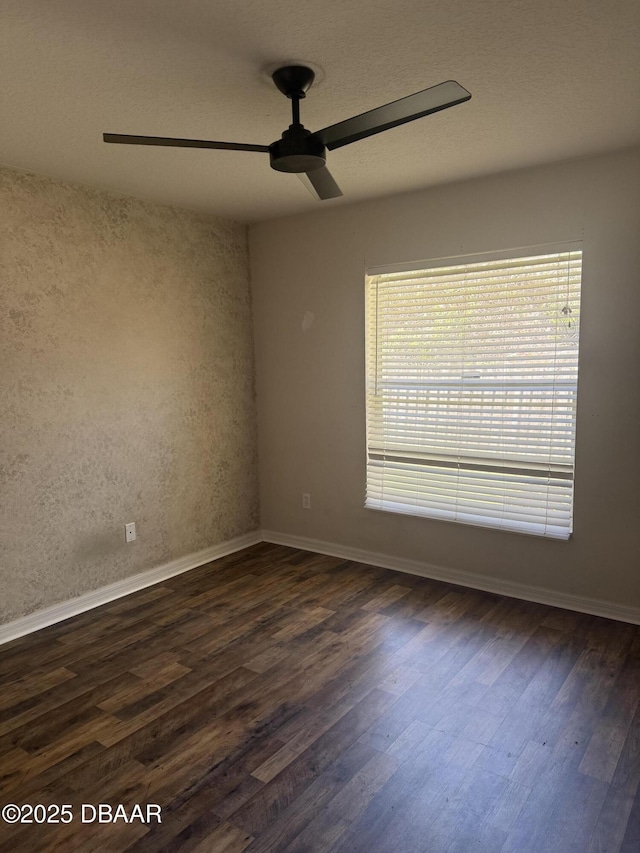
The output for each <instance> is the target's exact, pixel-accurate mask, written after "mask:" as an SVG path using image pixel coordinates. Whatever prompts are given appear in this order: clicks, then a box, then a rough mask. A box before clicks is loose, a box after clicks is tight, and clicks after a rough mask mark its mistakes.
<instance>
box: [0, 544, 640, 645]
mask: <svg viewBox="0 0 640 853" xmlns="http://www.w3.org/2000/svg"><path fill="white" fill-rule="evenodd" d="M259 542H271V543H273V544H274V545H286V546H288V547H290V548H299V549H300V550H302V551H315V552H316V553H318V554H327V555H329V556H331V557H338V558H340V559H343V560H353V561H354V562H357V563H366V564H369V565H371V566H380V567H381V568H384V569H392V570H393V571H397V572H405V573H407V574H410V575H419V576H420V577H424V578H430V579H432V580H438V581H445V582H446V583H453V584H457V585H459V586H465V587H469V588H471V589H480V590H484V591H485V592H493V593H497V594H498V595H507V596H510V597H511V598H520V599H523V600H524V601H534V602H536V603H538V604H548V605H550V606H551V607H563V608H564V609H566V610H576V611H578V612H579V613H590V614H592V615H594V616H604V617H605V618H607V619H617V620H618V621H620V622H630V623H632V624H633V625H640V609H638V608H634V607H624V606H623V605H621V604H615V603H614V602H610V601H600V600H598V599H592V598H582V597H580V596H576V595H567V594H566V593H563V592H556V591H555V590H552V589H543V588H541V587H535V586H529V585H528V584H522V583H517V582H515V581H507V580H503V579H501V578H493V577H489V576H487V575H476V574H472V573H471V572H464V571H459V570H457V569H448V568H445V567H443V566H435V565H433V564H430V563H423V562H420V561H418V560H406V559H403V558H402V557H393V556H391V555H390V554H379V553H376V552H374V551H364V550H361V549H360V548H351V547H349V546H348V545H340V544H337V543H335V542H324V541H322V540H320V539H309V538H307V537H304V536H291V535H289V534H288V533H278V532H276V531H273V530H256V531H253V532H252V533H247V534H245V535H244V536H239V537H237V538H236V539H230V540H229V541H227V542H221V543H220V544H219V545H213V546H212V547H211V548H205V549H204V550H202V551H197V552H196V553H195V554H188V555H187V556H186V557H179V558H178V559H177V560H171V562H169V563H165V564H164V565H162V566H158V567H157V568H155V569H148V570H147V571H145V572H140V573H139V574H137V575H132V576H131V577H128V578H123V579H122V580H120V581H116V582H115V583H112V584H109V585H108V586H103V587H100V589H96V590H93V591H92V592H87V593H85V594H84V595H80V596H78V597H77V598H72V599H69V600H68V601H62V602H60V603H59V604H54V605H52V606H51V607H46V608H45V609H44V610H38V611H36V612H35V613H30V614H29V615H28V616H22V617H21V618H20V619H16V620H14V621H13V622H7V623H6V624H4V625H0V645H2V644H3V643H8V642H10V641H11V640H15V639H17V638H18V637H22V636H24V635H25V634H31V633H32V632H33V631H39V630H40V629H41V628H46V627H47V626H48V625H54V624H55V623H56V622H62V621H64V620H65V619H69V618H70V617H71V616H76V615H77V614H79V613H84V612H85V611H86V610H91V609H93V608H94V607H99V606H100V605H101V604H107V603H108V602H109V601H114V600H115V599H117V598H122V596H124V595H130V594H131V593H132V592H137V591H138V590H140V589H144V588H145V587H148V586H152V585H153V584H155V583H160V582H161V581H164V580H167V579H168V578H172V577H174V576H175V575H180V574H182V573H183V572H188V571H189V570H190V569H195V568H197V567H198V566H202V565H204V564H205V563H209V562H211V561H212V560H218V559H219V558H220V557H226V556H227V555H228V554H233V553H235V552H236V551H241V550H242V549H243V548H248V547H250V546H251V545H257V544H258V543H259Z"/></svg>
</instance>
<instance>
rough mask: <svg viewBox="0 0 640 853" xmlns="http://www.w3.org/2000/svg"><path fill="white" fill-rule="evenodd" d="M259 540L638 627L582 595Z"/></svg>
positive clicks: (639, 618)
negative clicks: (628, 623) (615, 620)
mask: <svg viewBox="0 0 640 853" xmlns="http://www.w3.org/2000/svg"><path fill="white" fill-rule="evenodd" d="M262 539H263V541H264V542H271V543H273V544H274V545H287V546H289V547H290V548H299V549H301V550H302V551H315V552H317V553H319V554H327V555H329V556H331V557H339V558H341V559H343V560H353V561H354V562H357V563H367V564H369V565H371V566H380V567H381V568H383V569H392V570H393V571H397V572H406V573H407V574H410V575H419V576H420V577H424V578H430V579H431V580H437V581H445V582H446V583H453V584H458V585H459V586H465V587H469V588H471V589H480V590H483V591H484V592H494V593H497V594H498V595H507V596H509V597H510V598H520V599H523V600H524V601H533V602H535V603H537V604H548V605H550V606H551V607H562V608H564V609H565V610H576V611H578V612H579V613H589V614H591V615H593V616H604V617H605V618H606V619H617V620H618V621H619V622H631V623H632V624H633V625H640V609H639V608H635V607H625V606H623V605H621V604H616V603H614V602H611V601H601V600H598V599H594V598H582V597H581V596H577V595H568V594H567V593H564V592H556V591H555V590H552V589H545V588H542V587H537V586H530V585H529V584H523V583H518V582H517V581H507V580H503V579H502V578H493V577H489V576H487V575H477V574H473V573H471V572H464V571H460V570H458V569H448V568H445V567H443V566H434V565H432V564H430V563H422V562H420V561H418V560H406V559H403V558H402V557H393V556H391V555H389V554H378V553H375V552H373V551H363V550H360V549H359V548H351V547H349V546H348V545H339V544H337V543H335V542H323V541H322V540H320V539H307V538H306V537H303V536H290V535H289V534H288V533H278V532H276V531H274V530H263V531H262Z"/></svg>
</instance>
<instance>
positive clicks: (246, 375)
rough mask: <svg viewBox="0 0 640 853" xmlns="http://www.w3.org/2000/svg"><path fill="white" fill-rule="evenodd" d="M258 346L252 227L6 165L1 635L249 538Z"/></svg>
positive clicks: (1, 253) (0, 288)
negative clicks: (16, 623) (130, 536)
mask: <svg viewBox="0 0 640 853" xmlns="http://www.w3.org/2000/svg"><path fill="white" fill-rule="evenodd" d="M251 335H252V331H251V304H250V294H249V277H248V258H247V247H246V233H245V228H244V227H243V226H241V225H238V224H236V223H232V222H227V221H224V220H220V219H215V218H213V217H209V216H205V215H199V214H195V213H191V212H188V211H184V210H176V209H173V208H168V207H160V206H157V205H154V204H148V203H145V202H142V201H138V200H136V199H132V198H121V197H117V196H113V195H109V194H107V193H104V192H101V191H98V190H94V189H89V188H85V187H80V186H72V185H68V184H63V183H60V182H56V181H53V180H49V179H47V178H43V177H39V176H36V175H32V174H29V173H24V172H17V171H14V170H8V169H0V548H1V555H0V611H1V612H0V621H5V620H9V619H12V618H15V617H18V616H20V615H23V614H26V613H28V612H30V611H32V610H34V609H37V608H39V607H42V606H46V605H50V604H53V603H54V602H56V601H61V600H64V599H67V598H70V597H72V596H74V595H78V594H80V593H82V592H85V591H88V590H92V589H95V588H97V587H100V586H103V585H105V584H108V583H110V582H113V581H115V580H118V579H121V578H123V577H126V576H127V575H130V574H134V573H136V572H139V571H142V570H144V569H147V568H151V567H155V566H158V565H159V564H162V563H163V562H166V561H167V560H170V559H173V558H176V557H179V556H182V555H185V554H188V553H191V552H193V551H197V550H199V549H201V548H205V547H207V546H210V545H214V544H216V543H218V542H221V541H224V540H226V539H229V538H232V537H234V536H238V535H241V534H243V533H246V532H247V531H249V530H252V529H255V527H256V526H257V524H258V506H257V503H258V495H257V473H256V471H257V458H256V423H255V400H254V396H255V395H254V377H253V344H252V337H251ZM128 521H135V522H136V524H137V527H138V539H137V541H136V542H134V543H132V544H129V545H125V543H124V527H123V526H124V524H125V523H126V522H128Z"/></svg>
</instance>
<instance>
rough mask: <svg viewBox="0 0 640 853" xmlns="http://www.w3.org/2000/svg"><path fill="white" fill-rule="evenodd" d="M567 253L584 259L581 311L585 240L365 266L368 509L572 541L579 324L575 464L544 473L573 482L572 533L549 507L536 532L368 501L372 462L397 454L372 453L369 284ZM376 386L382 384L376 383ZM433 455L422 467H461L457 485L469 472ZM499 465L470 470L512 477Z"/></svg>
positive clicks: (555, 363)
mask: <svg viewBox="0 0 640 853" xmlns="http://www.w3.org/2000/svg"><path fill="white" fill-rule="evenodd" d="M566 253H570V256H571V255H573V254H575V253H578V254H579V259H578V260H579V272H580V276H579V279H578V284H577V303H578V306H580V305H581V301H582V290H583V281H584V249H583V245H582V241H578V240H576V241H567V242H562V243H547V244H542V245H534V246H527V247H520V248H514V249H504V250H500V251H492V252H482V253H476V254H473V255H461V256H454V257H440V258H435V259H431V260H427V261H414V262H405V263H400V264H389V265H375V266H366V267H365V376H366V386H365V412H366V485H367V492H366V496H365V508H367V509H373V510H375V511H382V512H392V513H394V512H395V513H401V514H404V515H411V516H415V517H426V518H429V519H432V520H443V521H448V522H449V523H454V524H465V525H472V526H477V527H481V528H486V529H497V530H500V531H505V532H515V533H520V534H523V535H533V536H536V537H538V538H548V539H555V540H561V541H562V540H567V539H569V538H571V536H572V535H573V520H574V506H575V454H576V443H577V424H576V420H577V398H578V378H579V376H578V371H579V353H580V340H579V323H578V328H577V337H576V356H575V379H574V380H572V382H571V389H572V391H573V396H574V399H573V407H572V410H571V417H572V446H571V464H570V466H568V467H567V466H565V468H566V471H565V473H564V474H562V473H557V474H556V475H555V476H552V474H551V468H552V465H551V461H549V463H548V465H547V466H546V467H545V468H544V470H546V471H547V480H548V482H549V481H551V480H552V479H562V478H563V477H564V478H565V479H568V480H570V483H571V486H570V497H569V512H570V515H569V521H568V528H567V529H565V528H562V529H560V528H557V526H554V525H552V524H551V523H550V522H549V518H550V516H549V513H548V508H547V511H546V516H545V518H546V519H547V520H546V521H545V523H544V525H540V524H537V525H536V524H533V523H532V524H531V528H534V527H536V528H538V529H523V526H522V524H520V525H518V524H516V523H514V524H511V523H510V522H509V520H508V519H507V520H506V521H505V519H504V518H502V519H501V520H500V523H497V521H496V520H495V519H494V522H493V523H491V522H490V517H488V516H486V517H479V518H462V517H449V516H448V515H446V514H445V515H442V514H439V512H438V511H436V510H433V511H432V512H430V511H428V510H426V511H425V509H424V506H421V509H420V510H419V511H413V512H411V511H409V510H408V509H407V506H406V505H402V507H403V508H401V509H394V507H393V501H392V500H388V501H386V502H385V501H384V499H382V498H374V499H373V500H372V501H370V500H369V489H370V483H371V478H372V466H371V460H372V459H373V458H374V457H376V456H377V457H378V459H379V458H380V453H381V452H382V453H383V454H386V455H389V456H392V455H393V454H392V453H389V452H387V451H386V450H385V449H384V448H379V447H378V448H373V449H372V448H371V440H370V439H371V434H372V430H371V420H372V417H373V416H374V414H373V413H372V411H371V405H370V397H371V382H372V377H371V375H370V373H371V368H370V366H371V360H372V359H371V352H370V347H371V345H372V334H371V330H370V324H371V309H370V304H369V303H370V299H371V295H370V289H371V288H370V280H371V279H372V278H374V277H378V276H385V275H397V274H402V273H420V272H424V273H426V274H427V275H429V274H431V273H433V272H434V271H437V270H439V269H442V268H445V269H446V268H452V267H472V266H473V265H474V264H487V263H488V264H491V263H497V262H500V261H507V262H508V261H513V262H514V263H517V261H518V260H524V259H528V258H531V259H533V258H540V257H545V256H556V255H557V256H560V255H564V254H566ZM557 263H558V264H559V263H560V261H557ZM570 263H571V260H569V261H568V266H567V269H569V265H570ZM558 293H560V287H558V288H557V289H556V291H555V294H556V298H557V296H558ZM451 304H452V305H453V304H454V303H453V302H452V303H451ZM417 313H418V312H416V314H417ZM578 316H579V315H578ZM377 328H378V324H377V321H376V335H375V338H376V341H377V337H378V335H377ZM376 345H377V344H376ZM550 365H553V366H554V368H555V369H556V371H557V369H558V365H559V360H558V358H557V356H556V357H554V360H553V361H550ZM377 370H378V359H377V356H376V373H377ZM375 381H377V379H376V380H375ZM461 381H462V380H461ZM488 381H489V380H487V382H488ZM522 381H523V383H525V384H526V380H524V379H523V380H522ZM528 381H529V385H530V387H533V386H534V381H533V379H529V380H528ZM555 383H556V379H555V374H554V391H555V389H556V384H555ZM559 385H560V383H559V382H558V387H559ZM465 387H467V386H465ZM378 416H379V415H378ZM552 417H553V416H552ZM553 423H555V422H554V421H552V422H551V424H552V426H553ZM549 452H550V458H551V450H550V451H549ZM416 453H417V451H416ZM435 455H437V454H435ZM429 456H431V457H434V454H433V453H431V454H430V452H429V448H428V447H424V448H423V449H422V450H421V452H420V460H421V462H420V464H424V465H426V466H428V465H429V464H431V465H432V467H433V465H434V464H435V465H437V466H440V465H443V466H445V467H446V465H448V466H449V467H453V468H456V470H457V472H458V473H457V477H458V481H459V480H460V471H461V470H463V469H465V467H469V465H468V463H466V462H465V461H464V460H463V459H462V457H461V456H460V454H459V455H458V459H457V463H456V464H453V463H450V462H449V463H446V465H445V463H444V462H443V461H442V460H443V457H442V456H441V457H440V460H439V461H438V460H435V462H434V459H433V458H432V459H431V461H429ZM495 462H496V464H494V465H489V464H486V463H485V464H484V465H483V460H480V461H479V462H478V464H477V465H475V466H470V467H475V468H477V469H482V468H486V470H487V471H490V472H492V473H497V474H500V472H502V474H503V476H504V475H505V472H508V469H509V468H510V466H509V464H508V462H509V460H507V459H502V460H500V459H499V458H496V460H495ZM501 462H502V464H500V463H501ZM534 467H535V463H531V462H529V463H528V464H527V466H525V469H526V470H523V471H520V472H519V473H520V474H521V475H522V476H526V474H527V471H531V470H533V469H534ZM543 467H544V466H543ZM514 473H517V472H514ZM417 476H418V475H416V477H417ZM487 479H488V478H487ZM542 479H544V478H542ZM503 487H504V486H503ZM456 488H460V487H459V485H458V486H456ZM462 488H463V490H464V487H462ZM504 488H505V489H506V487H504ZM550 488H551V487H550V485H549V484H548V486H547V490H548V491H549V490H550ZM383 490H384V487H383ZM496 491H499V489H496ZM547 500H548V499H547ZM381 503H382V504H385V503H386V505H380V504H381ZM433 503H435V501H433ZM456 513H457V509H456ZM462 514H463V515H464V513H462ZM540 527H543V528H544V529H539V528H540Z"/></svg>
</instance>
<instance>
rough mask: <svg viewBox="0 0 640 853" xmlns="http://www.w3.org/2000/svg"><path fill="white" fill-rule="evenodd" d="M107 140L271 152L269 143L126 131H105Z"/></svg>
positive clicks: (104, 138)
mask: <svg viewBox="0 0 640 853" xmlns="http://www.w3.org/2000/svg"><path fill="white" fill-rule="evenodd" d="M102 138H103V140H104V141H105V142H117V143H119V144H120V145H168V146H172V147H174V148H222V149H226V150H228V151H261V152H266V153H268V152H269V146H268V145H244V144H242V143H241V142H209V141H208V140H205V139H172V138H171V137H169V136H130V135H128V134H126V133H103V134H102Z"/></svg>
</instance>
